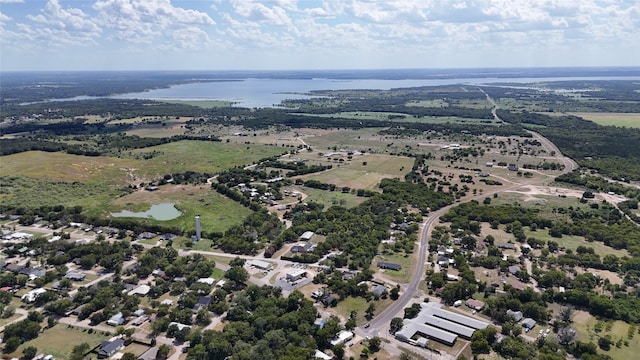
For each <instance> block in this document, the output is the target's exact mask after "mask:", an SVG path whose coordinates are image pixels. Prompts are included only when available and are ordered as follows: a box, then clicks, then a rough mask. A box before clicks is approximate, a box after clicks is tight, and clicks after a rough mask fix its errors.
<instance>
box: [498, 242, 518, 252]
mask: <svg viewBox="0 0 640 360" xmlns="http://www.w3.org/2000/svg"><path fill="white" fill-rule="evenodd" d="M496 246H497V247H499V248H500V249H505V250H515V249H516V244H512V243H505V242H499V243H496Z"/></svg>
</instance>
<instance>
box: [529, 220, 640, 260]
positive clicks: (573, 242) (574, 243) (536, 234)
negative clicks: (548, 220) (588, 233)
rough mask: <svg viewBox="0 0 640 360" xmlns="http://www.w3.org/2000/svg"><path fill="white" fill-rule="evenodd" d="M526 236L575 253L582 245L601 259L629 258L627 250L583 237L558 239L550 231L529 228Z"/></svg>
mask: <svg viewBox="0 0 640 360" xmlns="http://www.w3.org/2000/svg"><path fill="white" fill-rule="evenodd" d="M524 234H525V236H526V237H527V239H528V238H530V237H532V238H535V239H538V240H543V241H545V242H549V241H555V242H557V243H558V245H559V246H562V247H565V248H567V249H571V250H573V251H575V250H576V249H577V248H578V246H580V245H582V246H585V247H590V248H593V251H594V252H595V253H596V254H598V255H600V256H601V257H602V256H605V255H607V254H613V255H615V256H618V257H622V256H629V254H628V253H627V251H626V250H617V249H614V248H612V247H609V246H607V245H605V244H603V243H601V242H598V241H592V242H589V241H587V240H585V238H584V237H583V236H576V235H562V237H561V238H556V237H553V236H551V235H549V230H547V229H539V230H537V231H531V230H530V229H529V228H528V227H525V228H524Z"/></svg>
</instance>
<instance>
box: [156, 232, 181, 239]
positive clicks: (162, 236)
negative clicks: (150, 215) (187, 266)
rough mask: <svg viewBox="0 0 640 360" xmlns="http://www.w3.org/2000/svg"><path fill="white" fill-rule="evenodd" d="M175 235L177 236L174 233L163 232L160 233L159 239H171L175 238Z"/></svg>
mask: <svg viewBox="0 0 640 360" xmlns="http://www.w3.org/2000/svg"><path fill="white" fill-rule="evenodd" d="M177 237H178V235H176V234H171V233H165V234H162V235H160V240H165V241H172V240H175V239H176V238H177Z"/></svg>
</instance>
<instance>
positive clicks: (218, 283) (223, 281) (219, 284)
mask: <svg viewBox="0 0 640 360" xmlns="http://www.w3.org/2000/svg"><path fill="white" fill-rule="evenodd" d="M226 283H227V281H226V280H224V279H221V280H220V281H218V282H217V283H216V287H219V288H221V287H223V286H224V284H226Z"/></svg>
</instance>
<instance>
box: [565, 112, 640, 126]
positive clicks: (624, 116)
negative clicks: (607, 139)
mask: <svg viewBox="0 0 640 360" xmlns="http://www.w3.org/2000/svg"><path fill="white" fill-rule="evenodd" d="M570 115H575V116H579V117H581V118H583V119H586V120H591V121H593V122H595V123H597V124H600V125H604V126H625V127H630V128H640V114H637V113H591V112H577V113H570Z"/></svg>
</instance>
